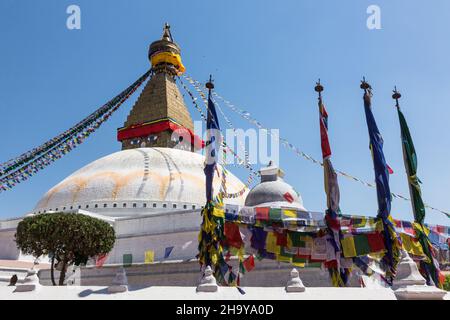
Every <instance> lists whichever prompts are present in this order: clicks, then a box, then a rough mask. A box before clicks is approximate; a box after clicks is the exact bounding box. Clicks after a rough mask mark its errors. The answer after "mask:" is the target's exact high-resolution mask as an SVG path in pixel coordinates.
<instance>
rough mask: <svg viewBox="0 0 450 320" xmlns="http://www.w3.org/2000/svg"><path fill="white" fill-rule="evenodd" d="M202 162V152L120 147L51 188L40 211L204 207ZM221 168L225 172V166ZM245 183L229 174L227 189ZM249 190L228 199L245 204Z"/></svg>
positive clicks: (234, 189)
mask: <svg viewBox="0 0 450 320" xmlns="http://www.w3.org/2000/svg"><path fill="white" fill-rule="evenodd" d="M203 167H204V157H203V156H202V155H200V154H197V153H192V152H189V151H184V150H178V149H170V148H140V149H131V150H124V151H120V152H116V153H113V154H111V155H108V156H106V157H103V158H101V159H98V160H96V161H94V162H92V163H90V164H88V165H87V166H85V167H83V168H82V169H80V170H78V171H76V172H75V173H73V174H72V175H70V176H69V177H67V178H66V179H64V180H63V181H62V182H60V183H59V184H57V185H56V186H54V187H53V188H51V189H50V190H49V191H48V192H47V193H46V194H45V195H44V197H43V198H42V199H41V200H40V201H39V202H38V204H37V206H36V208H35V212H38V211H39V212H44V211H62V210H69V209H87V208H89V210H90V209H93V208H112V207H114V208H117V209H116V210H113V211H115V212H114V213H110V214H108V213H107V212H106V214H105V215H111V216H122V215H124V213H123V212H122V213H120V212H117V211H118V210H119V209H122V208H128V209H127V210H130V209H129V208H133V207H138V208H142V205H144V206H145V207H146V208H147V207H148V208H150V207H158V208H159V207H163V208H168V209H174V208H177V209H183V208H185V209H186V208H187V206H186V205H196V206H202V205H204V204H205V202H206V197H205V175H204V172H203ZM218 171H219V174H221V172H222V167H221V166H218ZM216 177H217V178H216V179H214V190H215V192H216V193H217V192H218V190H219V189H220V182H221V181H220V179H219V177H220V175H219V176H216ZM242 188H244V184H243V183H242V182H241V181H240V180H239V179H238V178H236V177H235V176H234V175H232V174H231V173H230V174H228V175H227V191H228V192H230V193H234V192H238V191H240V190H242ZM247 192H248V191H247ZM247 192H245V193H244V195H242V196H241V197H239V198H235V199H224V202H225V203H229V204H236V205H242V204H243V202H244V199H245V195H246V194H247ZM144 203H145V204H144ZM147 203H148V204H147ZM164 204H165V205H164ZM191 208H192V207H191V206H189V209H191ZM102 211H103V210H102ZM122 211H124V210H122Z"/></svg>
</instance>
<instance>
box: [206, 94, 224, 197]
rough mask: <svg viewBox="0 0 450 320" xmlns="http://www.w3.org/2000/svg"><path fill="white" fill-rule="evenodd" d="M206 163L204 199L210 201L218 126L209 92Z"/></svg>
mask: <svg viewBox="0 0 450 320" xmlns="http://www.w3.org/2000/svg"><path fill="white" fill-rule="evenodd" d="M206 129H207V132H206V136H207V138H206V149H205V150H206V164H205V169H204V172H205V176H206V200H207V202H209V201H211V200H212V198H213V179H214V171H215V169H216V163H217V161H216V160H217V155H218V152H219V148H220V142H218V141H217V140H220V139H221V137H220V127H219V118H218V117H217V113H216V107H215V105H214V102H213V101H212V99H211V94H210V95H209V97H208V115H207V121H206Z"/></svg>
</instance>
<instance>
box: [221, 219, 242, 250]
mask: <svg viewBox="0 0 450 320" xmlns="http://www.w3.org/2000/svg"><path fill="white" fill-rule="evenodd" d="M224 234H225V237H226V239H227V240H226V241H227V243H228V244H229V245H230V246H232V247H235V248H238V249H239V248H240V247H241V246H242V238H241V232H240V231H239V226H238V225H237V224H235V223H233V222H225V228H224Z"/></svg>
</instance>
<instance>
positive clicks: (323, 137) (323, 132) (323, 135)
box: [320, 104, 331, 159]
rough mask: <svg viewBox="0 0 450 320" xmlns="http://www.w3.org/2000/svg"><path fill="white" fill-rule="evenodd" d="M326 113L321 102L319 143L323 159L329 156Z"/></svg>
mask: <svg viewBox="0 0 450 320" xmlns="http://www.w3.org/2000/svg"><path fill="white" fill-rule="evenodd" d="M327 121H328V113H327V111H326V110H325V106H324V105H323V104H322V105H321V108H320V143H321V147H322V157H323V159H326V158H328V157H329V156H331V147H330V141H329V140H328V124H327Z"/></svg>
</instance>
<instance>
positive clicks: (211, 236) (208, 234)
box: [197, 75, 228, 284]
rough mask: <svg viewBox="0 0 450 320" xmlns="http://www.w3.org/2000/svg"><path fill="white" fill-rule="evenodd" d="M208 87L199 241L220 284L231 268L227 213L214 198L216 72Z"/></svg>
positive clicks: (201, 252)
mask: <svg viewBox="0 0 450 320" xmlns="http://www.w3.org/2000/svg"><path fill="white" fill-rule="evenodd" d="M205 86H206V88H207V89H208V105H207V112H208V114H207V120H206V129H207V132H206V137H207V141H206V143H205V151H206V155H205V167H204V170H203V171H204V173H205V198H206V204H205V206H204V207H203V208H202V212H201V215H202V223H201V226H200V233H199V237H198V239H199V244H198V251H199V253H198V255H197V257H198V259H199V263H200V266H201V268H202V269H203V270H204V269H206V267H208V266H209V267H211V269H212V270H213V272H214V276H215V278H216V279H217V281H218V282H219V283H220V284H226V281H225V277H224V276H225V273H226V271H224V270H228V265H227V264H226V262H225V259H224V257H223V248H222V244H221V241H222V240H223V238H224V224H225V213H224V210H223V206H221V205H217V204H216V202H215V200H214V199H213V196H214V190H213V181H214V171H215V169H216V166H217V163H216V159H217V157H216V155H217V154H218V152H219V150H218V148H220V143H219V142H218V141H217V137H216V136H217V134H218V132H220V127H219V119H218V117H217V113H216V108H215V105H214V102H213V101H212V90H213V89H214V83H213V80H212V75H210V76H209V81H208V82H207V83H206V85H205ZM224 267H225V268H224Z"/></svg>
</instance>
